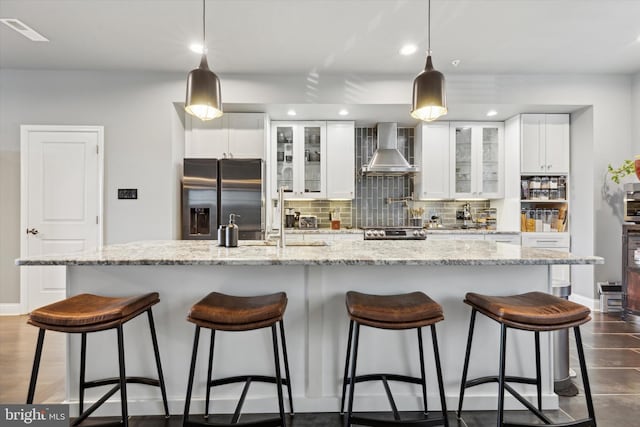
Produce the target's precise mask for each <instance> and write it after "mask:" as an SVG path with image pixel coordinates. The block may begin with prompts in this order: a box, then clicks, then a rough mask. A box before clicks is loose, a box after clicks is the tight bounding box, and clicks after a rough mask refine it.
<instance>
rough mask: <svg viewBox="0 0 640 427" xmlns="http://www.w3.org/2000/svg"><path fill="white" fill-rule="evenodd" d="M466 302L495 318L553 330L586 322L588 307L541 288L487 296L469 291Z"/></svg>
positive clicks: (528, 327) (515, 325)
mask: <svg viewBox="0 0 640 427" xmlns="http://www.w3.org/2000/svg"><path fill="white" fill-rule="evenodd" d="M464 302H465V303H467V304H469V305H470V306H472V307H473V308H475V309H476V310H478V311H479V312H481V313H482V314H484V315H486V316H488V317H490V318H492V319H494V320H495V321H497V322H500V323H505V324H507V325H508V326H510V327H513V328H517V329H525V330H530V331H553V330H557V329H566V328H570V327H573V326H578V325H582V324H583V323H586V322H588V321H589V320H590V319H591V317H589V314H590V310H589V309H588V308H587V307H585V306H583V305H580V304H576V303H574V302H571V301H567V300H565V299H562V298H558V297H556V296H553V295H549V294H545V293H543V292H529V293H526V294H521V295H511V296H487V295H480V294H476V293H472V292H469V293H467V295H466V296H465V300H464Z"/></svg>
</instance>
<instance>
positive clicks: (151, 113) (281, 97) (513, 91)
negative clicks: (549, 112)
mask: <svg viewBox="0 0 640 427" xmlns="http://www.w3.org/2000/svg"><path fill="white" fill-rule="evenodd" d="M306 77H307V76H305V75H289V76H288V75H277V76H263V75H260V76H253V75H234V76H222V87H223V97H224V100H225V102H229V103H243V102H244V103H305V102H315V103H331V104H338V103H356V104H358V103H362V104H401V103H405V104H408V103H409V102H410V97H411V89H410V88H411V81H412V79H413V76H337V75H335V76H320V78H319V79H317V80H318V83H317V84H316V83H313V84H312V83H310V81H309V80H307V78H306ZM185 78H186V71H185V73H177V74H165V73H149V72H108V73H106V72H88V71H87V72H84V71H31V70H0V93H1V96H0V166H2V169H0V178H2V180H1V181H0V203H1V204H0V220H1V223H0V232H1V233H2V238H0V258H1V259H0V261H1V262H0V303H2V302H15V301H17V298H18V294H17V289H18V275H17V268H16V267H14V266H13V259H14V258H16V257H18V256H19V234H18V233H19V208H18V206H19V203H18V201H19V194H18V193H19V190H17V188H16V186H17V185H18V183H19V174H18V168H17V167H16V165H17V163H16V162H17V159H18V158H19V154H18V147H19V126H20V125H21V124H86V125H103V126H105V163H106V164H105V175H106V176H105V214H106V218H105V219H106V224H105V226H106V228H105V242H106V243H107V244H110V243H118V242H124V241H130V240H139V239H164V238H172V237H174V236H175V230H176V221H177V214H176V212H177V210H176V203H177V200H176V179H177V177H176V171H177V167H176V157H177V156H179V149H176V147H175V143H176V141H175V140H174V139H175V138H176V134H179V129H178V131H176V126H178V127H179V124H176V123H177V122H176V120H175V119H176V116H175V115H176V114H177V113H176V109H175V108H174V106H173V105H172V103H174V102H181V101H182V99H183V97H184V90H185V86H184V85H185ZM638 81H639V78H638V76H636V78H635V79H634V87H635V89H634V91H635V92H634V93H635V94H636V95H634V99H635V100H636V101H637V100H638V99H640V97H638V96H637V93H638V89H637V87H638V86H640V83H639V82H638ZM310 85H312V87H311V88H309V87H308V86H310ZM447 85H448V87H447V89H448V93H447V95H448V100H449V104H450V108H455V105H456V104H458V105H460V104H476V103H477V104H489V103H494V104H495V105H496V108H499V106H500V104H544V105H554V104H555V105H582V106H592V107H593V117H592V122H593V129H592V137H593V140H592V141H591V140H589V141H588V142H586V143H583V142H582V141H578V140H576V141H574V146H573V148H574V150H575V149H577V150H588V151H593V155H592V157H591V159H587V161H586V162H585V163H584V164H578V165H575V164H574V165H572V167H573V168H574V169H575V168H576V167H579V168H581V169H580V170H581V176H582V175H583V176H584V177H585V178H584V181H582V180H581V181H580V182H574V183H573V184H575V185H576V186H577V187H575V188H574V189H573V191H574V195H575V196H576V197H578V198H579V197H581V195H583V194H584V197H586V199H585V200H589V198H591V199H593V206H591V207H590V208H589V207H587V209H591V210H592V212H593V215H594V221H593V222H594V223H595V235H594V231H593V229H591V228H589V227H587V226H586V225H585V226H584V227H582V226H581V227H580V229H576V228H573V227H572V231H573V232H574V233H580V235H581V236H584V239H586V240H589V239H592V240H593V241H594V242H595V245H594V252H595V254H597V255H601V256H604V257H605V258H606V259H607V263H606V264H605V265H604V266H599V267H596V269H595V270H596V271H595V275H596V278H597V279H598V280H601V279H602V280H605V279H619V278H620V271H619V270H620V246H619V237H618V236H619V234H620V220H619V219H618V218H616V217H615V216H614V215H613V210H612V208H611V207H610V206H609V205H608V204H607V203H606V197H603V195H602V185H603V183H604V172H605V171H606V165H607V163H609V162H612V163H619V162H621V161H622V160H623V159H625V158H629V157H630V156H631V155H632V153H633V152H634V149H635V151H638V148H640V146H639V145H640V141H638V142H637V143H636V146H633V144H632V138H631V133H632V125H631V123H632V120H631V118H632V112H631V105H632V96H631V87H632V78H631V77H629V76H617V75H610V76H590V75H584V76H583V75H567V76H563V75H543V76H539V75H486V76H474V75H470V76H465V75H452V76H447ZM637 112H638V110H636V112H635V116H634V118H635V117H637ZM635 121H636V122H638V120H637V119H635ZM587 132H588V130H587ZM636 140H637V139H636ZM178 143H179V142H178ZM632 148H633V149H632ZM582 168H584V169H582ZM582 171H584V173H583V174H582ZM592 183H593V184H592ZM118 187H126V188H131V187H133V188H138V189H139V199H138V201H118V200H116V189H117V188H118ZM5 197H6V199H5ZM586 203H587V204H589V202H586ZM572 214H578V212H573V213H572ZM574 223H575V222H574ZM585 280H590V279H585ZM588 288H589V285H588V284H585V290H584V292H585V293H588V291H587V290H586V289H588ZM581 289H582V288H581ZM581 292H582V290H581ZM585 296H587V297H589V298H592V297H594V295H585Z"/></svg>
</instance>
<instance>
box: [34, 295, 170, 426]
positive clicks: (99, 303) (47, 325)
mask: <svg viewBox="0 0 640 427" xmlns="http://www.w3.org/2000/svg"><path fill="white" fill-rule="evenodd" d="M158 302H160V299H159V297H158V293H157V292H153V293H149V294H144V295H138V296H132V297H124V298H112V297H104V296H98V295H92V294H80V295H76V296H73V297H70V298H67V299H65V300H62V301H58V302H55V303H53V304H49V305H47V306H44V307H40V308H38V309H36V310H34V311H32V312H31V313H29V319H28V320H27V323H29V324H31V325H33V326H37V327H38V328H40V332H39V333H38V344H37V346H36V354H35V358H34V360H33V370H32V371H31V381H30V383H29V393H28V395H27V404H32V403H33V397H34V394H35V389H36V380H37V378H38V369H39V367H40V356H41V355H42V345H43V343H44V333H45V331H46V330H51V331H58V332H66V333H72V334H82V336H81V345H80V387H79V412H80V415H79V416H78V418H77V419H76V420H75V421H74V422H73V424H72V425H74V426H76V425H78V424H80V423H81V422H82V421H84V420H85V419H86V418H87V417H89V415H91V414H92V413H93V412H94V411H95V410H96V409H98V408H99V407H100V406H101V405H102V404H103V403H104V402H106V401H107V399H109V398H110V397H111V396H113V395H114V394H115V393H116V392H117V391H118V390H120V400H121V410H122V414H121V415H122V421H119V422H117V423H116V424H117V425H123V426H124V427H127V426H128V425H129V421H128V413H127V384H128V383H129V384H145V385H150V386H155V387H160V391H161V393H162V402H163V404H164V413H165V417H167V418H168V417H169V406H168V405H167V391H166V388H165V385H164V376H163V374H162V365H161V364H160V353H159V352H158V340H157V338H156V329H155V325H154V322H153V314H152V312H151V307H152V306H153V305H155V304H157V303H158ZM145 311H146V312H147V317H148V320H149V329H150V331H151V341H152V342H153V352H154V355H155V359H156V368H157V370H158V379H157V380H156V379H151V378H143V377H128V376H126V373H125V363H124V336H123V332H122V325H123V324H125V323H126V322H128V321H129V320H131V319H133V318H135V317H137V316H138V315H140V314H142V313H144V312H145ZM107 329H116V331H117V334H118V361H119V366H120V374H119V376H118V377H117V378H106V379H101V380H94V381H85V371H86V356H87V354H86V352H87V333H90V332H98V331H105V330H107ZM111 384H115V386H114V387H113V388H112V389H111V390H109V391H108V392H107V393H106V394H105V395H104V396H102V397H101V398H100V399H99V400H98V401H97V402H96V403H94V404H93V405H91V407H90V408H89V409H87V410H86V411H84V392H85V389H87V388H92V387H100V386H104V385H111ZM107 424H108V425H111V424H114V423H106V424H99V425H107Z"/></svg>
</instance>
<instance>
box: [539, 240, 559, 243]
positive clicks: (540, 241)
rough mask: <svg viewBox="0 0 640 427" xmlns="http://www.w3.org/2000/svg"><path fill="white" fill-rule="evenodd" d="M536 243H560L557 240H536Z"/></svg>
mask: <svg viewBox="0 0 640 427" xmlns="http://www.w3.org/2000/svg"><path fill="white" fill-rule="evenodd" d="M536 242H537V243H556V244H557V243H560V242H559V241H558V240H536Z"/></svg>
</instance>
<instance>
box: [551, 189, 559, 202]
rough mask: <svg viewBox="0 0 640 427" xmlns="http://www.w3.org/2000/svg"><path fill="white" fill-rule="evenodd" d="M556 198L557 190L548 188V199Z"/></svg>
mask: <svg viewBox="0 0 640 427" xmlns="http://www.w3.org/2000/svg"><path fill="white" fill-rule="evenodd" d="M557 199H558V190H557V189H556V190H549V200H557Z"/></svg>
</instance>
